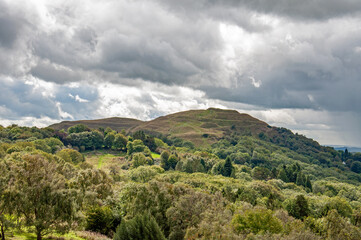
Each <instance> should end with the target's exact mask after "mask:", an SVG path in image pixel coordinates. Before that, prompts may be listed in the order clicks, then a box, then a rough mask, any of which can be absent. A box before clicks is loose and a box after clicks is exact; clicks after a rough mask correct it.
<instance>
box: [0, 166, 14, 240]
mask: <svg viewBox="0 0 361 240" xmlns="http://www.w3.org/2000/svg"><path fill="white" fill-rule="evenodd" d="M0 173H1V174H0V230H1V232H0V236H1V239H2V240H5V230H6V228H7V226H8V223H9V221H8V219H7V216H6V214H11V213H12V210H13V208H14V199H13V197H12V193H13V191H12V184H10V182H12V181H11V172H10V171H9V166H8V164H7V163H6V162H5V161H4V160H2V159H0Z"/></svg>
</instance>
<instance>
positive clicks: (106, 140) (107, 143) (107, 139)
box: [104, 132, 115, 149]
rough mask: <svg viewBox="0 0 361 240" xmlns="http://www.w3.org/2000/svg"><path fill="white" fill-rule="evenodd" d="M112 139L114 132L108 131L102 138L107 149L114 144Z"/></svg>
mask: <svg viewBox="0 0 361 240" xmlns="http://www.w3.org/2000/svg"><path fill="white" fill-rule="evenodd" d="M114 139H115V133H114V132H109V133H108V134H107V135H106V136H105V138H104V145H105V147H106V148H108V149H110V148H112V146H113V144H114Z"/></svg>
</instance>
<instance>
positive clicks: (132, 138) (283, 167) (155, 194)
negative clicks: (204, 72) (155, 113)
mask: <svg viewBox="0 0 361 240" xmlns="http://www.w3.org/2000/svg"><path fill="white" fill-rule="evenodd" d="M224 122H227V120H224ZM184 123H187V119H186V118H183V119H182V122H181V124H183V125H184ZM201 124H203V125H202V126H203V127H204V129H207V131H206V132H199V134H200V135H199V136H201V137H200V139H203V140H204V142H205V143H207V144H199V141H198V140H196V141H192V138H189V137H188V138H182V137H179V136H178V137H177V136H175V135H174V134H172V133H171V132H170V133H169V134H164V133H159V132H158V133H154V132H150V131H147V130H146V129H144V130H142V129H137V128H135V129H133V130H129V129H122V130H120V129H117V130H115V129H112V128H110V127H106V126H99V127H98V128H90V127H88V126H87V125H85V124H76V125H73V126H70V127H68V128H66V129H54V128H52V127H46V128H37V127H21V126H17V125H11V126H8V127H2V126H0V228H1V232H0V235H1V239H2V240H5V239H37V240H41V239H64V240H65V239H77V240H80V239H91V240H93V239H94V240H97V239H114V240H121V239H303V240H305V239H310V240H311V239H312V240H313V239H355V240H356V239H361V228H360V226H361V186H360V183H361V174H360V173H361V153H351V152H348V151H347V149H346V150H345V151H341V150H339V151H336V150H334V149H333V148H331V147H324V146H321V145H320V144H319V143H317V142H316V141H314V140H312V139H309V138H307V137H305V136H303V135H299V134H294V133H292V132H291V131H290V130H288V129H285V128H276V127H268V128H270V129H271V128H272V132H270V131H268V132H267V131H266V130H267V126H266V125H265V126H266V127H265V129H266V130H265V131H263V130H262V131H258V132H257V131H248V132H244V131H243V132H240V131H237V129H239V128H240V126H238V125H232V124H228V125H227V124H223V125H222V129H223V130H224V131H223V134H222V135H217V138H216V137H214V138H212V136H211V135H212V129H213V125H212V124H209V121H208V122H207V124H208V125H207V126H205V125H204V122H202V123H201ZM217 124H218V125H220V124H221V123H220V122H217ZM183 125H182V126H183ZM188 127H189V126H188ZM242 127H247V126H242ZM194 129H195V128H194ZM197 129H198V128H197ZM217 131H218V130H217ZM217 134H218V132H217ZM197 139H198V138H197Z"/></svg>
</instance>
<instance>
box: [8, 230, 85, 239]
mask: <svg viewBox="0 0 361 240" xmlns="http://www.w3.org/2000/svg"><path fill="white" fill-rule="evenodd" d="M7 239H11V240H36V235H35V233H30V232H26V231H19V230H17V231H14V236H13V237H7ZM43 239H44V240H57V239H59V240H60V239H61V240H84V239H87V238H84V237H80V236H78V234H76V233H75V232H69V233H66V234H59V233H52V234H49V235H46V236H44V237H43Z"/></svg>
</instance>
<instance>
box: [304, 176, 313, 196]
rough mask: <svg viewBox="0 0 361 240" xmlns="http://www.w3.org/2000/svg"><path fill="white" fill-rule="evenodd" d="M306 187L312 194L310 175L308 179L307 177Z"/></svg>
mask: <svg viewBox="0 0 361 240" xmlns="http://www.w3.org/2000/svg"><path fill="white" fill-rule="evenodd" d="M305 187H306V188H309V189H310V191H311V192H312V183H311V180H310V176H308V175H307V177H306V184H305Z"/></svg>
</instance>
